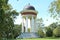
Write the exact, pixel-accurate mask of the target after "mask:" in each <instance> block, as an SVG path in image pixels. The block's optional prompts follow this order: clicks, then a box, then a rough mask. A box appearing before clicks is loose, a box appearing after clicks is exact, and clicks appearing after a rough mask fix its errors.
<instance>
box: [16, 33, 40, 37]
mask: <svg viewBox="0 0 60 40" xmlns="http://www.w3.org/2000/svg"><path fill="white" fill-rule="evenodd" d="M38 37H39V36H38V35H37V33H29V32H25V33H22V34H21V35H19V36H18V37H17V38H38Z"/></svg>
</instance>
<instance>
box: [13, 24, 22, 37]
mask: <svg viewBox="0 0 60 40" xmlns="http://www.w3.org/2000/svg"><path fill="white" fill-rule="evenodd" d="M21 29H22V24H20V25H15V27H14V31H13V32H14V33H13V35H14V38H16V37H17V36H18V35H20V34H21Z"/></svg>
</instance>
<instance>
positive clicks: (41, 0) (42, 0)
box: [9, 0, 56, 26]
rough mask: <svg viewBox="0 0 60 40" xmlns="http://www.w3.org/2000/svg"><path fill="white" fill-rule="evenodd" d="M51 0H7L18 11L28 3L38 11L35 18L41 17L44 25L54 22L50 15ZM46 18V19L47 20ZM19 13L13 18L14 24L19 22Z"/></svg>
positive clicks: (20, 20)
mask: <svg viewBox="0 0 60 40" xmlns="http://www.w3.org/2000/svg"><path fill="white" fill-rule="evenodd" d="M52 1H53V0H19V1H18V0H9V4H11V6H12V8H13V9H14V10H16V11H17V12H19V13H20V11H22V10H23V8H24V7H25V6H26V5H28V4H29V3H30V5H32V6H34V7H35V9H36V10H37V11H38V14H37V18H42V19H43V20H44V22H43V23H44V24H45V26H48V25H50V24H51V23H53V22H56V20H54V19H53V18H52V17H50V13H49V11H48V10H49V6H50V4H51V2H52ZM47 20H48V21H47ZM21 22H22V19H21V14H19V16H17V19H15V22H14V23H15V24H21Z"/></svg>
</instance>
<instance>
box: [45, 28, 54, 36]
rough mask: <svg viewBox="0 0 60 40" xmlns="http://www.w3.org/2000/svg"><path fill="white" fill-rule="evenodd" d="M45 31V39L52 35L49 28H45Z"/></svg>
mask: <svg viewBox="0 0 60 40" xmlns="http://www.w3.org/2000/svg"><path fill="white" fill-rule="evenodd" d="M46 29H47V31H46V36H47V37H52V35H53V30H51V28H49V27H47V28H46Z"/></svg>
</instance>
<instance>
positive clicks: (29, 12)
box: [20, 4, 38, 33]
mask: <svg viewBox="0 0 60 40" xmlns="http://www.w3.org/2000/svg"><path fill="white" fill-rule="evenodd" d="M20 13H21V16H22V33H23V32H28V23H29V24H30V32H35V28H36V16H37V13H38V12H37V11H36V10H35V8H34V7H33V6H31V5H30V4H29V5H27V6H25V7H24V8H23V10H22V11H21V12H20ZM28 19H29V20H30V22H29V21H28Z"/></svg>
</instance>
